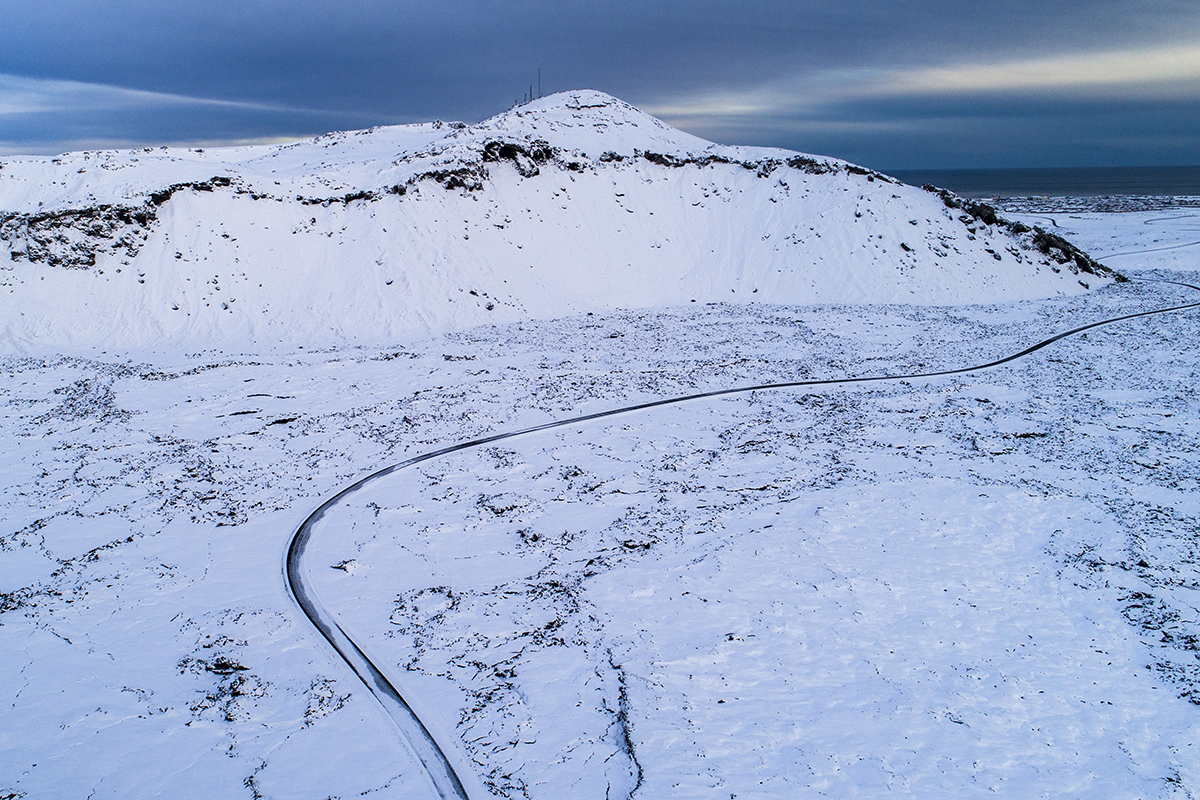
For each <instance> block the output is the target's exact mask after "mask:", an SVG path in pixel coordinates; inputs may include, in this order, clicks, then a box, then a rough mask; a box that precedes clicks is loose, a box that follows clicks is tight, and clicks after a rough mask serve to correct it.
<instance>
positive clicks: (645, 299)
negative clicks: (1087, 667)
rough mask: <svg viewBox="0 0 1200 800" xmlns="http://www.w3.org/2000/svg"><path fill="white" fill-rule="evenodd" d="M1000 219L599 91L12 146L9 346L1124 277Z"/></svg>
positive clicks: (910, 299) (1032, 293)
mask: <svg viewBox="0 0 1200 800" xmlns="http://www.w3.org/2000/svg"><path fill="white" fill-rule="evenodd" d="M989 211H990V210H989V209H987V208H986V207H979V206H975V205H972V204H970V203H966V202H964V201H959V200H957V199H956V198H953V197H950V196H948V195H944V194H941V195H939V194H934V193H930V192H927V191H924V190H922V189H918V188H914V187H910V186H906V185H903V184H900V183H897V182H895V181H894V180H892V179H890V178H887V177H886V176H883V175H880V174H878V173H875V172H872V171H870V170H866V169H863V168H861V167H856V166H853V165H850V164H847V163H845V162H841V161H836V160H832V159H825V158H815V157H811V156H805V155H801V154H797V153H793V152H789V151H783V150H773V149H763V148H743V147H727V146H720V145H714V144H711V143H709V142H706V141H704V140H702V139H698V138H696V137H694V136H691V135H688V134H685V133H682V132H680V131H677V130H675V129H673V128H670V127H669V126H667V125H665V124H663V123H662V122H660V121H658V120H656V119H654V118H652V117H650V116H647V115H646V114H644V113H642V112H640V111H638V110H637V109H635V108H633V107H632V106H629V105H627V104H625V103H623V102H621V101H619V100H617V99H615V98H613V97H610V96H608V95H605V94H603V93H600V92H593V91H578V92H567V93H562V94H557V95H552V96H550V97H547V98H543V99H541V100H538V101H535V102H533V103H529V104H526V105H523V106H519V107H516V108H514V109H511V110H509V111H508V112H505V113H504V114H501V115H499V116H497V117H494V118H492V119H490V120H487V121H485V122H483V123H481V124H479V125H474V126H466V125H463V124H461V123H442V122H434V123H428V124H421V125H406V126H398V127H387V128H376V129H371V130H365V131H357V132H349V133H335V134H329V135H327V136H322V137H319V138H317V139H315V140H312V141H304V142H298V143H295V144H289V145H282V146H261V147H244V148H233V149H225V150H217V151H201V150H179V149H170V148H159V149H152V148H147V149H144V150H136V151H119V152H118V151H104V152H83V153H72V154H68V155H64V156H61V157H58V158H47V157H28V158H9V159H5V160H3V161H0V288H2V289H3V292H2V293H0V321H2V324H3V329H2V330H0V347H3V349H5V350H8V351H14V350H15V351H24V352H47V351H62V350H68V351H81V350H87V351H90V350H92V349H93V348H95V349H103V348H114V347H115V348H145V347H150V346H155V347H158V346H167V347H171V346H179V347H187V348H202V347H207V346H237V347H249V346H256V347H261V346H264V345H271V344H275V343H286V344H300V343H303V344H305V345H309V346H311V345H314V344H332V343H336V342H339V341H357V342H363V343H378V342H384V341H388V340H394V339H398V338H408V337H410V336H411V335H413V334H419V333H424V332H428V331H437V330H447V329H454V328H464V327H468V326H472V325H478V324H481V323H488V322H494V323H500V322H509V321H515V320H520V319H527V318H552V317H558V316H563V315H568V314H572V313H578V312H581V311H589V310H592V311H602V310H609V309H614V308H622V307H651V306H663V305H681V304H688V303H691V302H696V303H705V302H713V301H737V302H741V301H753V302H767V303H788V304H791V303H812V302H875V303H880V302H883V303H887V302H907V303H973V302H992V301H998V300H1014V299H1028V298H1036V297H1048V296H1054V295H1058V294H1072V293H1079V292H1083V291H1086V290H1087V288H1089V287H1091V288H1095V287H1096V286H1097V284H1101V283H1105V282H1107V281H1108V280H1109V279H1110V277H1109V276H1107V274H1106V272H1105V271H1104V270H1103V268H1100V267H1098V265H1096V264H1095V263H1094V262H1092V261H1090V259H1088V258H1087V257H1086V256H1084V255H1083V254H1082V253H1079V252H1077V251H1075V250H1074V249H1073V248H1071V246H1070V245H1068V244H1067V243H1066V242H1064V241H1062V240H1061V239H1058V238H1056V237H1053V236H1049V235H1047V234H1045V233H1043V232H1041V231H1039V230H1036V229H1032V230H1031V229H1028V228H1024V226H1016V227H1013V226H1008V225H1005V224H1003V223H1002V222H997V221H996V220H995V218H994V217H993V216H992V215H990V213H989ZM1081 273H1084V274H1081ZM1087 273H1091V274H1087Z"/></svg>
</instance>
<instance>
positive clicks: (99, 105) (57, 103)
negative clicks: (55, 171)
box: [0, 73, 303, 115]
mask: <svg viewBox="0 0 1200 800" xmlns="http://www.w3.org/2000/svg"><path fill="white" fill-rule="evenodd" d="M149 106H160V107H161V106H210V107H219V108H230V109H243V110H248V111H303V109H295V108H286V107H284V106H277V105H269V104H265V103H247V102H242V101H236V100H211V99H208V98H203V97H189V96H187V95H181V94H167V93H164V92H147V91H142V90H140V89H127V88H125V87H123V86H109V85H107V84H103V83H83V82H80V81H61V80H51V79H46V78H25V77H20V76H17V75H5V74H2V73H0V115H14V114H36V113H43V112H54V111H114V110H120V109H125V108H144V107H149Z"/></svg>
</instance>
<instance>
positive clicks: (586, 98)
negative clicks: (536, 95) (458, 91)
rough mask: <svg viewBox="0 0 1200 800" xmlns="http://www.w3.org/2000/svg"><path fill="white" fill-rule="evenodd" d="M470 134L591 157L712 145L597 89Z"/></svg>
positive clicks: (510, 115)
mask: <svg viewBox="0 0 1200 800" xmlns="http://www.w3.org/2000/svg"><path fill="white" fill-rule="evenodd" d="M469 131H470V133H471V134H476V135H483V136H502V137H513V138H517V139H523V140H526V141H535V140H538V139H540V140H543V141H546V142H548V143H549V144H550V145H552V146H555V147H559V148H564V149H568V150H575V151H578V152H580V153H582V154H585V155H587V156H588V157H591V158H598V157H600V156H601V155H603V154H604V153H618V154H620V155H626V156H629V155H633V154H634V152H635V151H645V150H658V151H664V152H669V153H672V154H675V153H683V152H690V153H700V152H704V151H707V150H710V149H712V148H713V147H714V145H713V143H712V142H709V141H706V140H704V139H701V138H699V137H698V136H692V135H691V134H689V133H684V132H683V131H680V130H677V129H675V128H672V127H671V126H669V125H667V124H666V123H664V122H662V121H661V120H658V119H656V118H654V117H652V116H650V115H649V114H647V113H645V112H644V111H641V110H640V109H638V108H635V107H634V106H631V105H629V104H628V103H626V102H624V101H623V100H618V99H617V98H615V97H613V96H612V95H609V94H605V93H604V92H600V91H595V90H581V91H570V92H558V93H556V94H552V95H548V96H546V97H543V98H540V99H538V100H534V101H532V102H530V103H526V104H524V105H519V106H515V107H513V108H511V109H509V110H508V111H505V112H504V113H503V114H499V115H497V116H495V117H492V118H491V119H489V120H486V121H484V122H482V123H480V124H479V125H477V126H473V127H472V128H470V129H469Z"/></svg>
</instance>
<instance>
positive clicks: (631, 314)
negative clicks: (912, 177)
mask: <svg viewBox="0 0 1200 800" xmlns="http://www.w3.org/2000/svg"><path fill="white" fill-rule="evenodd" d="M1022 218H1023V219H1028V221H1033V218H1032V217H1028V218H1025V217H1022ZM1055 224H1057V226H1058V228H1059V229H1061V230H1060V231H1059V232H1061V233H1062V234H1063V235H1064V236H1067V238H1069V239H1070V240H1071V241H1073V242H1075V243H1077V244H1079V245H1080V246H1082V247H1083V248H1084V249H1086V250H1089V251H1090V252H1093V253H1095V254H1097V255H1106V254H1115V255H1112V256H1111V257H1110V260H1109V261H1108V263H1109V265H1110V266H1113V267H1114V268H1118V269H1121V270H1123V271H1125V272H1126V273H1127V274H1129V275H1131V276H1133V275H1154V276H1157V277H1164V278H1171V279H1176V280H1184V281H1188V282H1191V283H1198V284H1200V273H1198V272H1197V271H1196V262H1195V255H1196V252H1197V246H1196V245H1195V242H1196V240H1198V239H1200V235H1197V217H1196V216H1195V215H1194V214H1192V212H1179V213H1170V214H1162V213H1155V214H1149V213H1143V214H1109V215H1097V214H1075V213H1072V214H1069V215H1068V214H1059V215H1056V216H1055ZM1182 245H1186V246H1182ZM1166 248H1171V249H1166ZM1146 250H1153V252H1143V253H1142V254H1140V255H1134V254H1132V252H1131V251H1146ZM1195 294H1196V293H1195V292H1192V291H1191V290H1188V289H1185V288H1182V287H1179V286H1173V285H1167V284H1148V283H1137V282H1134V283H1127V284H1113V285H1109V286H1105V287H1104V288H1102V289H1099V290H1096V291H1093V292H1090V293H1086V294H1082V295H1076V296H1072V297H1059V298H1056V299H1052V300H1043V301H1021V302H1011V303H1006V304H1002V305H969V306H955V307H928V306H924V307H917V306H904V305H890V306H885V305H863V306H830V305H824V306H803V307H798V306H779V305H765V304H755V305H733V304H696V305H688V306H683V307H672V308H663V309H657V310H644V311H628V312H607V313H599V312H598V313H595V314H586V315H579V316H574V317H568V318H563V319H559V320H555V321H548V322H526V323H513V324H505V325H495V326H484V327H476V328H472V329H470V330H468V331H466V332H463V333H458V334H450V335H445V336H442V337H440V338H436V339H429V340H425V341H419V342H409V343H407V344H406V345H405V346H403V347H399V346H397V347H394V348H387V349H374V348H372V349H367V348H354V347H349V346H345V347H341V348H338V349H330V350H322V351H320V352H308V351H305V350H303V349H296V350H288V351H265V352H257V353H253V354H245V355H237V354H231V353H229V352H224V353H215V352H206V353H200V354H196V355H194V356H186V357H185V356H174V357H164V356H157V357H150V356H147V355H145V354H142V355H138V354H125V353H122V354H119V355H118V354H114V353H108V354H105V355H103V356H100V357H97V358H91V359H84V358H73V357H49V358H37V359H32V358H17V357H9V358H7V359H5V360H3V361H2V362H0V364H2V365H3V369H2V371H0V397H2V399H3V403H4V412H3V426H4V428H3V433H4V435H3V437H2V438H0V459H2V461H0V464H2V465H3V466H2V469H0V475H2V476H3V481H4V489H3V509H2V512H0V513H2V519H3V527H2V528H0V581H2V583H0V592H2V594H0V613H2V616H0V652H3V653H4V658H2V659H0V687H3V689H4V698H5V702H4V703H3V704H2V706H0V797H29V798H42V797H70V798H74V797H78V798H84V797H96V798H100V797H121V798H141V797H154V796H159V795H169V796H172V797H246V798H252V797H272V798H291V797H297V798H299V797H305V798H312V797H321V798H323V797H353V796H363V797H368V798H372V797H381V798H382V797H405V798H416V797H423V796H428V789H427V788H426V782H425V779H424V777H423V776H422V775H421V772H420V768H419V767H418V766H417V765H416V764H415V762H414V761H413V760H412V758H411V757H410V756H409V755H407V753H406V751H405V749H404V746H403V744H402V743H401V741H400V739H399V737H398V736H397V733H396V731H395V730H394V728H393V727H391V724H390V722H389V721H388V720H387V718H386V717H385V716H384V714H383V713H382V711H381V710H380V709H379V707H378V706H377V704H376V702H375V700H374V699H373V698H372V696H371V695H370V694H369V693H368V692H367V691H366V690H365V688H364V687H363V686H362V685H361V684H359V683H358V682H357V681H356V679H355V678H354V677H353V675H351V674H350V673H349V672H348V671H347V670H346V668H345V667H344V665H343V664H342V663H341V661H340V660H339V659H338V658H337V656H336V655H334V654H333V653H332V651H330V650H329V649H328V647H327V646H326V645H325V643H324V640H323V639H321V638H320V636H319V635H318V634H317V633H316V632H315V631H314V630H312V629H311V628H310V627H309V626H308V624H307V621H306V620H305V619H304V617H303V615H302V614H301V613H300V612H299V611H298V609H296V607H295V606H294V605H293V603H292V601H291V599H290V597H289V595H288V592H287V589H286V586H285V582H284V579H283V575H282V559H283V552H284V549H285V547H286V546H287V543H288V540H289V539H290V537H291V535H292V533H293V532H294V530H295V528H296V526H297V524H298V523H299V522H300V521H301V520H302V519H304V518H305V516H307V514H308V513H309V512H310V511H311V510H312V509H314V508H315V507H316V506H317V505H319V503H320V502H321V499H322V498H323V497H326V496H328V495H330V494H331V493H332V492H334V491H336V490H337V489H338V488H340V487H341V486H344V485H346V484H347V483H349V482H351V481H352V480H353V479H356V478H358V477H360V476H362V475H363V474H365V473H367V472H370V471H372V470H374V469H378V468H380V467H383V466H386V465H387V464H390V463H394V462H396V461H399V460H402V459H404V458H406V457H409V456H412V455H416V454H418V453H421V452H425V451H428V450H432V449H437V448H439V447H442V446H445V445H447V444H452V443H454V442H456V441H461V440H464V439H468V438H473V437H477V436H481V435H484V434H486V433H489V432H501V431H505V430H511V429H515V428H521V427H525V426H529V425H535V424H539V423H542V422H547V421H550V420H554V419H561V418H565V417H571V416H576V415H579V414H584V413H588V412H592V411H601V410H605V409H608V408H612V407H616V406H622V405H628V404H632V403H637V402H640V401H645V400H653V399H658V398H661V397H666V396H671V395H679V394H689V393H693V392H698V391H704V390H709V389H720V388H726V387H731V386H739V385H747V384H761V383H766V382H771V381H786V380H799V379H805V378H825V377H830V378H833V377H839V376H855V375H870V374H888V373H899V372H909V371H913V370H935V369H939V368H954V367H957V366H962V365H966V364H970V363H980V362H986V361H990V360H992V359H994V358H998V357H1000V356H1002V355H1006V354H1008V353H1010V352H1015V351H1017V350H1020V349H1022V348H1023V347H1025V346H1027V345H1029V344H1032V343H1033V342H1035V341H1038V340H1039V339H1041V338H1044V337H1046V336H1047V335H1050V334H1052V333H1054V332H1057V331H1061V330H1065V329H1067V328H1070V327H1073V326H1075V325H1077V324H1082V323H1085V322H1088V321H1092V320H1096V319H1101V318H1105V317H1111V316H1116V315H1120V314H1123V313H1132V312H1136V311H1141V310H1147V309H1151V308H1156V307H1161V306H1168V305H1177V304H1181V303H1187V302H1194V301H1195V300H1196V299H1200V298H1197V297H1195V296H1194V295H1195ZM1198 333H1200V314H1197V313H1196V312H1188V313H1181V314H1171V315H1163V316H1155V317H1148V318H1143V319H1139V320H1133V321H1129V322H1124V323H1120V324H1117V325H1114V326H1110V327H1105V328H1101V329H1098V330H1093V331H1090V332H1088V333H1086V334H1084V335H1081V336H1079V337H1075V338H1072V339H1068V340H1066V341H1063V342H1060V343H1059V344H1056V345H1054V346H1052V347H1051V348H1048V349H1046V350H1042V351H1040V352H1038V353H1036V354H1034V355H1033V356H1031V357H1029V358H1027V359H1024V360H1022V361H1019V362H1016V363H1013V364H1010V365H1008V366H1005V367H1001V368H997V369H993V370H989V371H987V372H983V373H980V374H976V375H968V376H959V377H955V378H941V379H932V380H919V381H900V382H895V383H885V384H874V385H868V386H859V387H830V388H824V389H820V390H811V391H800V390H797V391H762V392H755V393H752V394H747V395H737V396H731V397H727V398H724V399H716V400H703V401H695V402H689V403H685V404H681V405H678V406H668V407H663V408H659V409H655V410H652V411H646V412H637V413H632V414H629V415H626V416H618V417H613V418H609V419H607V420H603V421H598V422H595V423H591V424H586V425H580V426H578V427H575V426H572V427H567V428H562V429H559V430H557V431H554V432H546V433H542V434H533V435H530V436H527V437H522V438H517V439H512V440H508V441H505V442H503V443H501V444H498V445H496V446H493V447H486V448H480V449H476V450H472V451H465V452H463V453H460V454H457V455H454V456H451V457H447V458H445V459H439V460H436V461H431V462H427V463H426V464H424V465H421V466H420V467H418V468H415V469H412V470H408V471H403V472H399V473H396V474H394V475H392V476H390V477H389V478H387V479H385V480H382V481H379V482H377V483H376V484H374V485H372V486H371V487H370V488H369V489H368V490H364V492H362V493H360V494H358V495H355V496H354V498H353V502H351V503H349V504H348V505H346V506H344V507H341V508H339V509H338V510H337V511H336V513H334V514H331V515H329V516H327V517H326V518H325V520H323V522H322V523H321V524H322V527H321V529H320V530H319V531H318V534H317V536H315V537H314V540H313V545H312V550H311V552H310V555H309V562H310V563H311V564H315V565H316V566H313V567H312V569H313V576H314V581H315V582H316V583H317V588H318V591H319V592H320V594H321V598H322V600H323V601H324V602H325V603H326V605H328V606H329V607H330V608H332V609H334V610H335V611H336V612H337V613H338V614H339V616H340V619H341V622H342V624H343V625H344V626H345V627H346V629H347V630H348V631H350V632H352V633H353V634H354V635H355V638H356V639H357V640H359V641H360V642H361V644H362V646H363V647H364V649H365V650H366V651H367V652H369V653H370V654H372V655H373V656H374V657H375V658H376V659H377V661H378V662H379V663H380V664H381V665H383V666H384V668H385V669H387V670H389V673H390V674H391V676H392V677H393V678H394V679H395V680H396V682H397V683H398V684H399V685H400V686H401V687H402V688H403V689H404V690H405V692H406V694H407V696H408V697H410V698H411V700H412V703H413V705H414V707H415V708H416V710H417V712H418V713H419V714H420V716H421V717H422V719H424V720H426V722H427V724H428V725H429V727H430V728H431V729H432V730H433V732H434V734H435V735H436V736H438V737H439V740H440V741H442V743H443V744H444V745H445V746H446V747H447V748H448V749H449V750H450V751H451V752H450V754H449V755H450V757H451V759H452V760H453V761H455V762H456V763H458V764H460V765H465V766H466V769H467V770H468V771H469V773H470V775H471V776H473V777H469V778H467V777H466V776H465V775H464V778H466V780H467V782H468V784H469V788H473V789H474V791H475V794H476V795H478V796H484V797H486V796H488V795H489V794H491V795H495V796H504V797H530V798H561V797H578V798H590V797H595V798H605V797H611V798H617V797H628V796H634V797H643V798H658V797H679V798H722V800H724V798H733V797H738V798H743V797H780V798H785V797H786V798H791V797H822V796H830V797H847V796H866V797H879V796H889V795H896V796H918V797H929V796H942V795H950V794H954V795H957V796H972V797H973V796H984V795H993V794H1000V795H1002V796H1008V797H1020V798H1026V797H1046V796H1072V797H1096V798H1101V797H1103V798H1140V797H1173V796H1177V797H1189V796H1194V795H1195V794H1198V793H1200V744H1194V743H1196V742H1200V708H1198V707H1197V703H1200V661H1198V660H1197V653H1198V652H1200V650H1198V647H1200V646H1198V645H1197V642H1200V593H1198V589H1200V569H1198V567H1197V556H1198V552H1197V551H1198V549H1200V518H1198V516H1200V502H1198V498H1200V466H1198V465H1197V462H1196V458H1195V453H1196V452H1198V451H1200V441H1198V438H1200V423H1198V422H1197V417H1198V413H1200V398H1198V397H1197V395H1196V389H1195V386H1196V378H1197V373H1198V370H1200V353H1198V351H1197V349H1196V348H1195V346H1194V344H1193V343H1194V342H1195V341H1196V338H1197V334H1198Z"/></svg>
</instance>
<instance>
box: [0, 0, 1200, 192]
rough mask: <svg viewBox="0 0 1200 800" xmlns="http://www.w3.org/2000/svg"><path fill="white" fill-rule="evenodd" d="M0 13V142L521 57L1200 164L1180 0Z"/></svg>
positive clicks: (994, 135) (572, 83)
mask: <svg viewBox="0 0 1200 800" xmlns="http://www.w3.org/2000/svg"><path fill="white" fill-rule="evenodd" d="M0 20H3V24H2V25H0V152H4V153H52V152H61V151H64V150H68V149H81V148H96V147H123V146H134V145H149V144H162V143H171V144H204V145H208V146H212V145H216V144H221V143H237V142H246V141H275V140H280V139H288V138H298V137H301V136H307V135H313V134H318V133H324V132H327V131H330V130H336V129H346V128H363V127H369V126H371V125H378V124H392V123H402V122H416V121H425V120H430V119H447V120H449V119H461V120H464V121H468V122H475V121H479V120H481V119H484V118H486V117H488V116H491V115H492V114H495V113H498V112H500V111H503V110H504V109H505V108H507V107H508V106H510V105H511V104H512V103H513V101H514V100H516V99H519V98H520V97H521V96H522V94H523V93H524V92H525V91H526V90H527V89H528V87H529V84H530V83H535V82H536V79H537V70H538V68H539V67H540V68H541V70H542V88H543V91H544V92H545V93H549V92H551V91H557V90H562V89H574V88H594V89H601V90H603V91H606V92H609V93H611V94H614V95H616V96H618V97H620V98H622V99H624V100H627V101H629V102H631V103H633V104H634V105H637V106H639V107H641V108H643V109H645V110H646V111H648V112H650V113H653V114H655V115H656V116H659V117H661V118H662V119H664V120H666V121H667V122H669V123H671V124H673V125H676V126H677V127H680V128H683V129H684V130H687V131H690V132H692V133H695V134H697V135H700V136H704V137H705V138H709V139H713V140H715V141H720V142H726V143H730V144H760V145H774V146H779V147H787V148H790V149H796V150H802V151H807V152H813V153H821V154H827V155H834V156H839V157H842V158H847V159H850V160H852V161H856V162H859V163H863V164H867V165H869V166H872V167H875V168H879V169H885V170H886V169H889V168H890V169H905V168H938V167H1005V166H1091V165H1096V166H1110V165H1111V166H1115V165H1172V164H1197V163H1200V0H1088V1H1087V2H1084V1H1082V0H1080V1H1076V0H1059V1H1058V2H1054V3H1048V2H1045V0H1036V1H1035V0H1010V1H1006V0H991V2H983V3H981V2H945V1H944V0H910V1H909V2H903V0H889V2H884V1H883V0H843V1H842V2H828V1H827V0H826V1H825V2H814V1H813V0H790V1H788V0H741V1H740V2H736V3H734V2H715V1H713V0H700V1H699V2H676V1H674V0H667V1H666V2H663V1H662V0H660V1H659V2H644V1H643V2H631V1H630V0H609V2H605V3H590V2H589V3H584V2H571V1H570V0H563V1H561V2H556V3H533V2H494V1H493V2H483V0H439V1H438V2H425V0H391V2H385V1H384V0H355V1H354V2H349V1H347V2H326V1H325V0H293V2H282V0H205V2H196V0H186V1H184V0H158V2H143V1H142V0H125V1H124V2H118V1H116V0H37V1H36V2H32V1H31V0H0ZM535 88H536V87H535Z"/></svg>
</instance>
